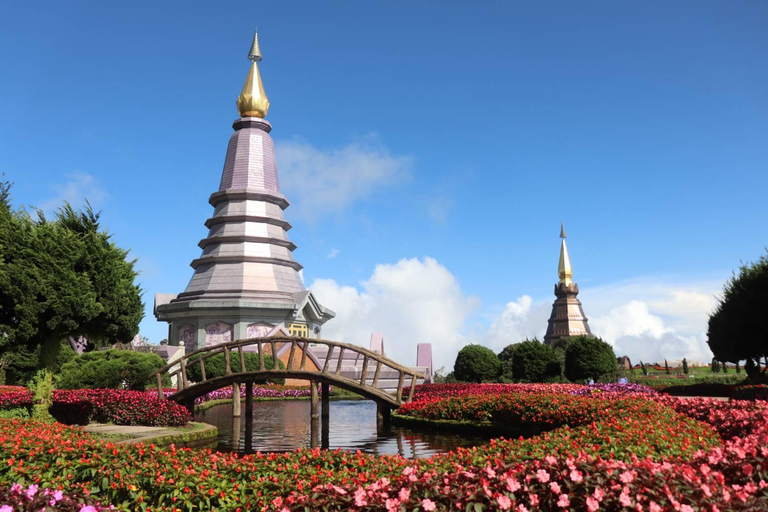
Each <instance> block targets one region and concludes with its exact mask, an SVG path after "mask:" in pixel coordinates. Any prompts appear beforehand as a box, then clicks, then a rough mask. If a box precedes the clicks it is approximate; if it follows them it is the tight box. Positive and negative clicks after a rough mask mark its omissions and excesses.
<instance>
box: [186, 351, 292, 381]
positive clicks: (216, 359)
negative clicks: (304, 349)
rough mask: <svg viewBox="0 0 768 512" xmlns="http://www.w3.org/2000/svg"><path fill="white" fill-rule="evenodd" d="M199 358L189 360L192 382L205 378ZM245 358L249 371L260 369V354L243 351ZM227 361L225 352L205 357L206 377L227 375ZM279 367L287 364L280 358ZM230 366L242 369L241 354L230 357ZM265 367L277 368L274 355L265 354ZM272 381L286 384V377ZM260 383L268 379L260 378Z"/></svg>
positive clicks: (188, 366)
mask: <svg viewBox="0 0 768 512" xmlns="http://www.w3.org/2000/svg"><path fill="white" fill-rule="evenodd" d="M197 359H199V357H198V356H194V357H191V358H190V359H189V360H188V361H187V378H188V379H189V380H191V381H192V382H202V380H203V374H202V372H201V370H200V363H197V362H196V361H197ZM243 360H244V361H245V369H246V370H247V371H249V372H257V371H259V354H257V353H255V352H243ZM225 363H226V361H225V360H224V354H223V353H219V354H215V355H212V356H211V357H208V358H206V359H205V377H206V378H208V379H213V378H216V377H223V376H224V375H226V368H225V366H226V364H225ZM277 364H278V368H279V369H280V370H284V369H285V365H284V364H283V362H282V361H280V360H279V359H278V360H277ZM230 368H231V369H232V371H233V372H235V371H238V370H239V369H240V355H239V354H238V355H235V354H233V355H232V356H231V357H230ZM264 368H265V369H267V370H274V369H275V360H274V359H272V356H269V355H265V356H264ZM269 381H270V382H272V383H273V384H285V379H275V378H270V379H269ZM256 382H257V383H259V384H263V383H264V382H266V379H264V380H258V381H256Z"/></svg>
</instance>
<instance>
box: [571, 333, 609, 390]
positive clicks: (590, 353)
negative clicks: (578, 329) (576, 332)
mask: <svg viewBox="0 0 768 512" xmlns="http://www.w3.org/2000/svg"><path fill="white" fill-rule="evenodd" d="M616 368H617V363H616V354H614V353H613V349H612V348H611V346H610V345H609V344H607V343H606V342H604V341H603V340H601V339H600V338H593V337H590V336H575V337H572V338H571V339H570V341H569V342H568V348H567V349H566V350H565V376H566V377H568V380H571V381H574V382H576V381H583V380H587V379H595V380H597V379H599V378H600V377H602V376H603V375H605V374H610V373H615V372H616Z"/></svg>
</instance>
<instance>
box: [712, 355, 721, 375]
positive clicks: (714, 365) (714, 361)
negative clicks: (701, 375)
mask: <svg viewBox="0 0 768 512" xmlns="http://www.w3.org/2000/svg"><path fill="white" fill-rule="evenodd" d="M712 373H720V362H719V361H718V360H717V359H715V358H714V357H713V358H712Z"/></svg>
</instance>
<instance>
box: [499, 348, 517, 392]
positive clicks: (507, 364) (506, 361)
mask: <svg viewBox="0 0 768 512" xmlns="http://www.w3.org/2000/svg"><path fill="white" fill-rule="evenodd" d="M519 346H520V344H519V343H512V344H511V345H507V346H506V347H504V349H503V350H502V351H501V352H499V355H498V356H497V357H498V358H499V362H500V363H501V376H502V378H503V380H504V381H506V382H512V381H514V379H515V378H514V377H513V375H512V358H513V357H514V355H515V351H516V350H517V348H518V347H519Z"/></svg>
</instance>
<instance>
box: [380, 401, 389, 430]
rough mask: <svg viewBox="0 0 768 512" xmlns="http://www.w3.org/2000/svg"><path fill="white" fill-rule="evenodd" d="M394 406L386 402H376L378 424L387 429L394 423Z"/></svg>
mask: <svg viewBox="0 0 768 512" xmlns="http://www.w3.org/2000/svg"><path fill="white" fill-rule="evenodd" d="M391 413H392V408H391V407H390V406H389V405H387V404H384V403H381V402H376V424H377V425H378V426H381V427H383V428H385V429H387V428H389V427H390V426H391V425H392V416H391Z"/></svg>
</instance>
